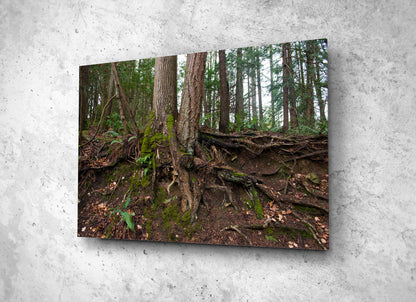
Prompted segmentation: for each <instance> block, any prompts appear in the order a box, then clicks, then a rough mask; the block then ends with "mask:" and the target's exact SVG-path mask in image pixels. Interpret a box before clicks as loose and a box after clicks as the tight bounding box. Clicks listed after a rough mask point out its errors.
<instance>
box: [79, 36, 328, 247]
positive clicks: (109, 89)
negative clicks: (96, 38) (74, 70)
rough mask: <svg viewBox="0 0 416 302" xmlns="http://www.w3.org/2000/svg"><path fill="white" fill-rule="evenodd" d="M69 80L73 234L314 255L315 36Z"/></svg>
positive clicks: (322, 67) (319, 153) (322, 176)
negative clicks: (74, 168)
mask: <svg viewBox="0 0 416 302" xmlns="http://www.w3.org/2000/svg"><path fill="white" fill-rule="evenodd" d="M79 79H80V89H79V102H80V104H79V117H80V119H79V129H80V133H79V145H80V155H79V220H78V234H79V236H92V237H101V238H128V239H140V240H157V241H160V240H162V241H182V242H198V243H215V244H238V245H256V246H276V247H292V248H293V247H294V248H317V249H326V247H327V246H328V233H329V230H328V204H327V202H328V196H327V195H328V185H327V178H328V175H327V173H328V172H327V129H328V122H327V108H328V60H327V41H326V40H325V39H320V40H311V41H301V42H292V43H284V44H275V45H268V46H260V47H247V48H238V49H233V50H219V51H212V52H204V53H196V54H190V55H182V56H169V57H161V58H153V59H140V60H135V61H126V62H118V63H108V64H99V65H90V66H81V67H80V77H79ZM200 205H203V207H200ZM243 209H245V210H243ZM231 222H232V223H231ZM227 231H231V234H232V235H230V234H229V233H230V232H227Z"/></svg>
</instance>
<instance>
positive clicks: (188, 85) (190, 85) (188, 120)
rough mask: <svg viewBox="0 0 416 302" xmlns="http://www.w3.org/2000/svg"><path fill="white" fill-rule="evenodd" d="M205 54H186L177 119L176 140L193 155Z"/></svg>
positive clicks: (202, 87)
mask: <svg viewBox="0 0 416 302" xmlns="http://www.w3.org/2000/svg"><path fill="white" fill-rule="evenodd" d="M206 58H207V53H206V52H202V53H194V54H188V55H187V59H186V67H185V79H184V84H183V91H182V99H181V108H180V112H179V118H178V139H179V142H180V143H181V144H182V145H183V146H184V147H185V149H186V150H187V152H189V153H191V154H193V151H194V146H195V144H196V141H197V139H198V125H199V118H200V116H201V102H202V96H203V94H204V72H205V62H206Z"/></svg>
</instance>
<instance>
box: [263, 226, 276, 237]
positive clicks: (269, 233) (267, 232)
mask: <svg viewBox="0 0 416 302" xmlns="http://www.w3.org/2000/svg"><path fill="white" fill-rule="evenodd" d="M264 231H265V233H266V234H267V235H270V236H273V235H274V233H275V231H274V229H273V228H272V227H267V228H266V229H265V230H264Z"/></svg>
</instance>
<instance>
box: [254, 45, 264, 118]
mask: <svg viewBox="0 0 416 302" xmlns="http://www.w3.org/2000/svg"><path fill="white" fill-rule="evenodd" d="M260 70H261V62H260V55H259V54H258V53H257V54H256V72H257V91H258V96H259V124H260V125H262V123H263V104H262V99H261V77H260V76H261V73H260Z"/></svg>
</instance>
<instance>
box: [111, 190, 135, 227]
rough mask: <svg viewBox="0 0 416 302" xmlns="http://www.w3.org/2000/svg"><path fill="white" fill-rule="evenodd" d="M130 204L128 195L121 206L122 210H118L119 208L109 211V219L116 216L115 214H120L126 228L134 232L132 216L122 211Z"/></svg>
mask: <svg viewBox="0 0 416 302" xmlns="http://www.w3.org/2000/svg"><path fill="white" fill-rule="evenodd" d="M130 202H131V197H130V195H129V196H127V198H126V201H125V202H124V203H123V205H122V207H123V209H122V208H120V207H119V206H118V207H115V208H113V209H111V212H110V217H113V216H116V215H117V213H118V214H120V216H121V220H124V221H125V222H126V224H127V228H128V229H130V230H132V231H133V232H134V222H133V219H132V216H133V215H134V214H133V215H132V214H130V213H129V212H127V211H125V210H124V209H127V207H128V206H129V204H130Z"/></svg>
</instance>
